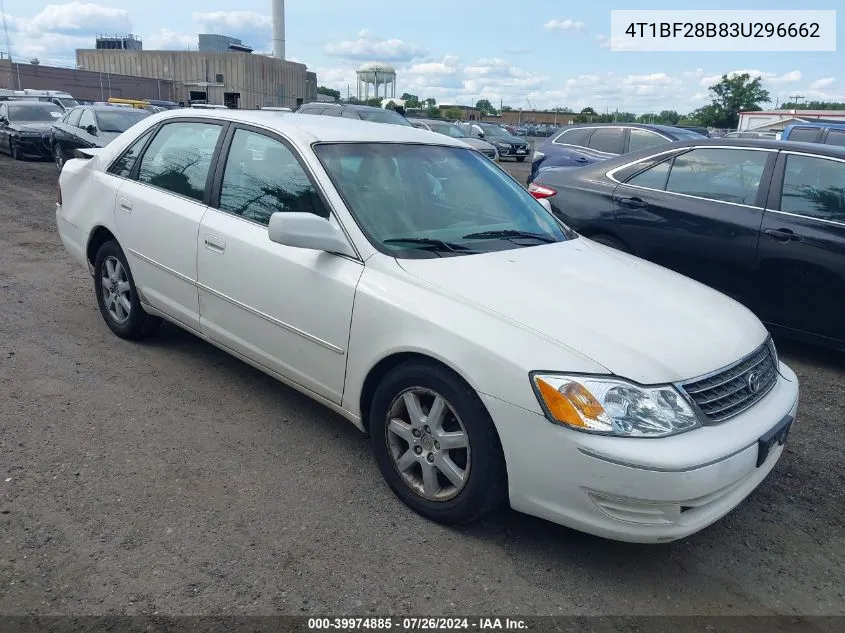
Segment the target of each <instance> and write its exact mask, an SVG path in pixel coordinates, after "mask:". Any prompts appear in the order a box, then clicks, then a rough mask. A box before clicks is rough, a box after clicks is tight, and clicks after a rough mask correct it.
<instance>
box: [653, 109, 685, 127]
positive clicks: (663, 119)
mask: <svg viewBox="0 0 845 633" xmlns="http://www.w3.org/2000/svg"><path fill="white" fill-rule="evenodd" d="M680 119H681V115H680V114H678V113H677V112H675V111H674V110H663V111H662V112H661V113H660V114H658V115H657V120H658V121H659V122H660V123H661V125H677V124H678V121H679V120H680Z"/></svg>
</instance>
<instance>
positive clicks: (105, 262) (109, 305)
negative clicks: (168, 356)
mask: <svg viewBox="0 0 845 633" xmlns="http://www.w3.org/2000/svg"><path fill="white" fill-rule="evenodd" d="M94 289H95V290H96V293H97V305H98V306H99V307H100V314H102V315H103V320H104V321H105V322H106V325H108V326H109V329H110V330H111V331H112V332H114V333H115V334H116V335H117V336H119V337H120V338H125V339H130V340H137V339H142V338H145V337H147V336H150V335H152V334H154V333H155V332H156V331H158V328H159V326H160V325H161V319H160V318H159V317H155V316H152V315H150V314H147V313H146V312H144V309H143V308H142V307H141V302H140V300H139V299H138V291H137V290H136V288H135V280H134V279H133V278H132V271H131V270H129V264H128V263H127V262H126V256H125V255H124V254H123V251H122V250H121V248H120V246H119V245H118V244H117V242H115V241H114V240H110V241H108V242H106V243H104V244H103V245H102V246H100V249H99V250H98V251H97V257H96V258H95V260H94Z"/></svg>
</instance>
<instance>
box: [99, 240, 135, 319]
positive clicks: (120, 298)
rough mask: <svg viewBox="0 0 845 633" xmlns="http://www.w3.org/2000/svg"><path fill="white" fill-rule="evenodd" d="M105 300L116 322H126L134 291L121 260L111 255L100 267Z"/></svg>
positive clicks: (107, 308)
mask: <svg viewBox="0 0 845 633" xmlns="http://www.w3.org/2000/svg"><path fill="white" fill-rule="evenodd" d="M100 281H101V283H102V288H103V302H104V303H105V306H106V310H107V311H108V313H109V316H110V317H111V318H112V319H114V321H115V323H126V321H127V320H129V315H130V312H131V311H132V291H131V286H130V284H129V277H128V276H127V274H126V269H125V268H124V267H123V264H121V263H120V260H119V259H117V258H116V257H113V256H109V257H107V258H106V259H105V260H104V261H103V265H102V267H101V269H100Z"/></svg>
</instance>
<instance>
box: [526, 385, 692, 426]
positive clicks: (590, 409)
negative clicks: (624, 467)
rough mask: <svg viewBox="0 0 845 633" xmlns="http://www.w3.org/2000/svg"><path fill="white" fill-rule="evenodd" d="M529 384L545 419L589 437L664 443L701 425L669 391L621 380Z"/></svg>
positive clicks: (686, 405) (664, 388) (675, 391)
mask: <svg viewBox="0 0 845 633" xmlns="http://www.w3.org/2000/svg"><path fill="white" fill-rule="evenodd" d="M531 381H532V384H533V387H534V390H535V392H536V394H537V399H538V400H539V401H540V404H541V405H542V406H543V409H544V410H545V412H546V416H547V417H548V418H549V419H550V420H552V421H553V422H557V423H558V424H563V425H565V426H568V427H569V428H573V429H577V430H579V431H586V432H588V433H599V434H602V435H617V436H622V437H665V436H667V435H675V434H676V433H683V432H684V431H689V430H690V429H694V428H696V427H698V426H700V425H701V422H700V421H699V419H698V417H697V416H696V414H695V413H694V412H693V410H692V409H691V408H690V406H689V404H687V402H686V400H684V399H683V397H681V394H679V393H678V391H677V390H676V389H675V388H674V387H672V386H669V385H666V386H660V387H640V386H638V385H635V384H633V383H630V382H627V381H625V380H621V379H619V378H609V377H602V376H566V375H562V374H533V375H532V376H531Z"/></svg>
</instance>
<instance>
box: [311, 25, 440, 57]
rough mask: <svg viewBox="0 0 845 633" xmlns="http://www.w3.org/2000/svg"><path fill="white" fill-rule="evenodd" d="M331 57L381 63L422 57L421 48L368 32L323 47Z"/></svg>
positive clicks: (423, 52)
mask: <svg viewBox="0 0 845 633" xmlns="http://www.w3.org/2000/svg"><path fill="white" fill-rule="evenodd" d="M325 51H326V53H327V54H328V55H329V56H331V57H339V58H341V59H351V60H358V61H365V60H371V59H372V60H378V61H383V62H408V61H411V60H414V59H419V58H420V57H423V56H424V55H425V54H426V52H425V50H423V49H422V48H419V47H417V46H414V45H413V44H409V43H408V42H406V41H404V40H400V39H396V38H392V39H381V38H378V37H376V36H374V35H372V34H371V33H370V32H369V31H361V32H359V33H358V38H357V39H354V40H343V41H340V42H330V43H328V44H326V46H325Z"/></svg>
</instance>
